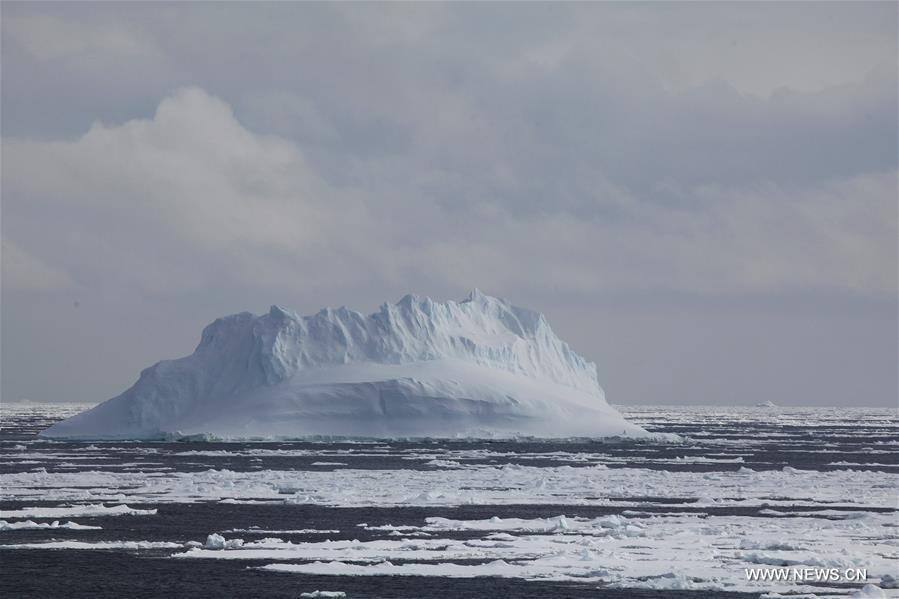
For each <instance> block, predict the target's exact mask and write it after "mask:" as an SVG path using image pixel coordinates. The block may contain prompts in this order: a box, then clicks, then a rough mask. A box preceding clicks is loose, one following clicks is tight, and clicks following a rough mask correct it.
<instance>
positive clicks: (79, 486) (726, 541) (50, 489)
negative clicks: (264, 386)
mask: <svg viewBox="0 0 899 599" xmlns="http://www.w3.org/2000/svg"><path fill="white" fill-rule="evenodd" d="M71 412H72V409H71V408H67V407H58V406H12V407H11V406H6V407H4V411H3V412H2V427H0V451H2V460H0V482H2V487H0V488H2V495H0V519H2V520H3V521H4V522H9V523H17V522H18V523H21V522H25V521H26V520H32V521H33V522H36V523H50V522H52V521H53V520H58V521H60V522H62V523H65V522H68V521H71V522H77V523H78V524H80V525H87V526H96V527H99V528H97V529H65V528H20V529H15V530H10V529H7V530H3V529H2V528H0V596H2V597H4V598H5V597H23V598H24V597H85V598H87V597H90V598H105V597H110V598H112V597H116V598H118V597H217V598H220V597H299V596H300V594H301V593H304V592H306V593H308V592H312V591H315V590H317V589H321V590H331V591H342V592H344V593H346V596H347V597H371V598H373V597H384V598H388V597H404V598H405V597H441V598H446V599H450V598H455V597H459V598H467V597H491V598H493V597H496V598H500V597H522V598H525V597H533V598H543V597H546V598H549V597H607V598H625V597H635V598H656V597H683V598H688V597H690V598H693V597H695V598H700V597H703V598H705V597H759V596H760V594H761V593H763V592H765V591H767V590H769V589H768V588H762V587H758V588H754V587H752V586H751V585H750V586H747V584H746V583H745V582H743V583H739V582H737V581H738V580H739V579H740V578H741V568H742V567H743V566H745V565H746V564H745V563H743V561H747V560H748V561H747V563H761V562H760V561H759V560H761V559H763V558H764V559H767V558H768V557H770V556H783V555H786V554H785V553H784V550H781V549H771V547H775V546H776V543H773V542H772V541H771V540H772V539H774V540H777V539H780V540H781V541H782V540H783V539H786V538H791V537H793V536H794V534H795V531H796V530H799V531H804V530H806V529H807V528H808V527H807V526H806V525H802V527H800V528H795V527H794V526H795V525H797V523H800V522H806V521H807V522H811V523H812V524H813V525H814V526H821V529H820V530H822V531H825V533H823V534H817V535H815V534H813V535H810V536H809V540H807V541H804V542H803V543H798V544H797V547H795V548H793V549H791V550H790V551H794V552H801V551H802V550H803V549H806V548H807V547H803V546H800V545H808V544H809V543H820V544H821V545H820V547H818V548H812V549H814V551H813V553H814V554H815V555H819V554H820V555H829V553H828V552H831V553H833V554H834V555H843V556H844V557H842V558H840V559H848V558H845V547H851V548H852V549H853V551H856V552H857V553H856V554H855V555H856V556H857V557H856V558H855V559H861V560H862V561H864V559H866V558H865V555H866V552H868V551H870V553H871V555H872V556H873V555H874V554H875V553H876V554H877V559H878V560H890V559H893V558H895V557H896V547H897V541H896V539H897V536H896V534H897V530H899V528H897V527H896V525H895V524H893V525H892V526H890V520H893V521H895V516H896V513H895V510H896V505H895V498H896V488H897V487H896V484H897V480H899V455H897V447H899V426H897V419H896V413H895V411H890V410H863V409H858V410H854V411H853V410H849V411H847V410H833V409H816V410H812V409H809V410H799V409H793V410H775V409H765V408H751V409H749V408H746V409H742V410H735V409H723V408H722V409H715V408H649V407H646V408H642V407H641V408H631V409H628V410H626V415H627V416H628V417H629V418H630V419H631V420H633V421H635V422H637V423H638V424H641V425H642V426H644V427H645V428H647V429H649V430H651V431H654V432H663V433H676V434H677V435H680V436H682V437H683V438H684V439H685V441H684V442H682V443H667V444H656V443H640V444H635V443H631V444H613V443H601V442H595V441H593V442H534V441H516V442H508V441H461V440H460V441H429V442H378V443H304V442H291V443H280V442H279V443H208V442H183V443H93V444H87V443H59V442H49V441H43V440H40V439H38V438H37V436H36V435H37V433H38V432H39V431H40V430H42V429H43V428H45V427H46V426H48V425H49V424H51V423H53V422H55V421H57V420H59V419H61V418H63V417H65V416H67V415H69V414H70V413H71ZM273 481H274V482H273ZM785 481H786V482H785ZM890 497H892V498H893V501H892V502H890V501H889V498H890ZM122 504H127V505H128V506H129V507H130V508H133V509H138V510H150V509H155V510H156V513H155V514H152V515H115V516H112V515H104V514H95V515H71V516H59V517H56V516H52V517H45V518H41V517H40V515H39V514H40V509H38V510H37V511H35V512H34V514H38V515H32V516H27V517H26V516H19V515H16V514H17V512H18V511H19V510H23V509H26V508H47V507H65V506H70V507H71V506H74V507H76V508H77V507H78V506H86V505H92V506H96V505H101V508H102V506H106V507H110V506H115V505H122ZM563 514H564V516H565V518H567V519H568V520H570V521H575V522H582V523H586V524H583V526H589V527H590V528H589V531H588V532H587V533H585V534H584V535H580V534H575V533H576V532H577V531H572V530H562V529H552V530H545V531H534V530H525V529H513V528H500V526H511V525H508V524H502V521H506V520H507V519H510V518H518V519H523V520H528V521H531V520H534V521H537V519H547V520H551V519H553V518H557V517H559V516H560V515H563ZM435 517H436V518H445V519H449V520H450V521H452V522H455V523H457V524H454V525H453V526H456V527H457V528H456V529H446V530H436V529H435V528H434V527H435V526H437V525H435V524H433V523H432V524H430V525H426V524H425V523H426V518H435ZM609 517H612V518H611V520H610V519H609ZM491 518H498V519H500V520H499V521H500V524H497V525H496V526H497V528H494V529H490V530H487V531H485V530H484V529H477V527H478V526H483V525H482V524H477V523H482V522H488V523H489V522H490V519H491ZM615 518H618V519H617V520H616V519H615ZM694 520H695V525H694V524H690V523H691V522H694ZM459 522H461V523H462V524H458V523H459ZM591 522H594V523H595V524H590V523H591ZM609 522H611V524H609ZM388 525H389V526H388ZM429 526H430V528H429ZM527 526H531V527H533V526H535V525H534V524H528V525H527ZM403 527H408V528H406V529H404V528H403ZM614 527H617V528H614ZM691 527H692V528H691ZM716 527H717V528H716ZM843 527H845V528H843ZM859 527H861V528H859ZM257 529H259V530H260V533H259V534H256V533H255V530H257ZM694 530H695V532H691V531H694ZM756 530H759V531H761V532H759V533H758V534H759V535H761V536H759V537H758V539H759V542H760V543H761V545H759V544H758V543H757V542H756V541H755V540H752V542H751V543H747V542H746V539H747V538H748V537H749V536H751V535H753V534H755V532H753V531H756ZM228 531H237V532H228ZM240 531H243V532H240ZM247 531H250V532H247ZM261 531H274V532H272V533H270V534H262V533H261ZM290 531H294V532H290ZM297 531H305V532H297ZM309 531H318V532H309ZM321 531H327V532H321ZM388 531H390V532H388ZM497 531H499V532H497ZM503 531H506V532H503ZM666 531H671V532H670V534H669V533H667V532H666ZM746 531H749V532H746ZM213 533H220V534H222V535H223V536H224V537H226V538H228V539H232V538H237V537H241V538H243V539H244V540H245V541H247V542H251V541H253V540H259V539H261V538H263V537H274V538H275V539H276V541H277V543H284V544H286V545H275V547H276V548H281V547H282V546H286V547H287V548H288V549H289V550H290V551H311V552H312V553H311V554H303V555H301V554H300V553H296V554H291V555H293V556H294V557H291V556H287V557H280V556H281V555H282V554H278V555H279V557H276V558H272V557H270V556H268V555H265V556H260V557H258V558H256V557H253V555H255V554H251V553H249V552H248V553H246V554H244V555H246V556H247V557H241V559H220V557H222V556H225V555H226V554H227V555H229V556H230V555H237V553H236V552H238V551H242V550H245V549H246V548H247V546H246V545H245V546H244V547H243V548H240V547H235V548H234V553H228V550H225V551H224V552H219V553H215V552H212V551H206V552H205V553H203V552H202V551H200V550H197V549H195V550H194V551H195V552H196V554H197V555H199V554H200V553H203V557H204V558H203V559H184V558H183V557H182V558H179V557H173V555H177V554H182V553H183V552H185V551H187V550H188V549H189V546H188V545H187V543H190V542H195V543H194V544H195V545H196V544H203V543H205V542H206V539H207V537H208V536H209V535H210V534H213ZM491 533H492V534H494V535H496V534H499V533H502V534H506V535H509V534H511V535H512V536H511V537H509V538H510V539H511V538H513V537H514V538H521V539H524V538H525V537H529V538H530V540H529V541H527V542H528V543H531V545H527V546H525V549H524V550H523V551H525V552H524V553H520V551H522V550H521V549H520V548H518V549H512V548H510V549H508V551H510V552H511V551H515V552H519V553H514V554H512V553H509V555H508V556H505V555H504V554H502V552H503V551H506V549H504V548H503V543H508V540H502V539H501V541H502V542H496V541H490V539H492V538H493V539H495V538H499V537H489V536H487V535H489V534H491ZM677 535H681V536H684V535H692V536H684V538H685V539H686V540H685V541H684V543H683V544H681V545H677V544H672V543H673V541H672V540H671V539H673V538H675V537H676V536H677ZM828 535H829V536H828ZM860 535H866V536H864V543H868V544H870V545H869V547H870V549H866V548H865V547H868V545H865V546H864V547H862V548H861V549H859V547H858V546H857V545H858V543H857V541H858V539H861V538H862V537H861V536H860ZM631 537H632V538H631ZM690 539H694V540H693V541H691V540H690ZM753 539H755V537H753ZM816 539H820V540H816ZM425 540H426V541H425ZM66 541H73V542H77V543H81V544H82V545H79V546H66V545H65V543H64V542H66ZM340 541H344V542H353V543H356V542H358V543H356V546H357V547H359V549H355V548H354V547H347V548H345V549H341V547H342V546H341V545H339V544H336V545H335V544H334V543H333V542H340ZM395 541H396V542H399V544H398V545H395V546H394V545H389V544H390V543H394V542H395ZM544 541H545V544H541V543H544ZM594 541H595V542H594ZM719 541H720V542H719ZM104 542H108V543H111V544H112V545H109V546H108V547H106V548H103V547H104V546H103V545H102V543H104ZM128 542H134V543H136V544H137V545H133V546H128V545H127V543H128ZM424 542H427V543H432V544H434V543H436V544H437V545H429V546H428V547H427V548H426V549H427V551H428V552H430V553H428V556H429V557H426V558H422V556H421V554H420V553H418V554H416V553H415V551H419V550H422V547H418V546H416V543H424ZM443 542H445V543H447V547H450V548H453V549H452V550H453V551H457V550H458V549H459V548H466V550H467V549H469V548H470V549H471V551H470V555H469V553H458V551H457V554H453V555H447V558H446V559H439V557H440V555H441V552H440V551H441V550H440V545H439V544H440V543H443ZM488 542H495V543H496V544H497V546H498V548H497V549H492V548H491V549H490V551H498V552H500V553H499V554H498V555H501V557H500V559H503V560H504V562H508V563H510V564H512V565H513V566H514V567H521V566H522V564H527V563H529V561H530V560H538V561H536V562H533V563H535V564H537V563H542V564H549V565H548V566H546V568H545V569H544V570H540V573H539V575H536V576H535V575H533V573H534V572H536V570H534V571H529V572H530V574H531V576H524V575H522V576H521V577H519V576H518V575H510V576H504V577H498V576H486V577H485V576H480V577H457V578H454V577H448V576H443V575H424V576H406V575H403V576H397V575H371V574H376V573H377V572H374V571H372V572H371V573H370V574H369V573H362V574H361V575H354V576H348V575H325V574H322V573H315V572H276V571H271V570H263V569H260V567H261V566H265V565H269V564H272V563H275V562H277V563H280V564H310V563H315V562H319V563H322V562H327V561H338V562H341V564H342V565H343V564H350V565H352V564H356V565H362V566H371V565H372V564H381V563H383V561H384V559H385V558H384V555H387V557H389V562H390V564H392V565H393V566H402V565H405V564H419V563H427V564H434V563H436V564H438V565H439V566H441V567H442V566H446V565H452V564H456V565H461V566H466V565H478V564H485V563H488V562H490V561H493V560H494V559H495V558H496V556H495V555H493V556H487V555H486V554H485V555H481V554H480V553H479V551H480V549H479V547H481V546H482V545H483V544H484V543H488ZM574 542H577V543H580V545H578V547H577V551H581V549H580V547H581V545H583V547H585V549H583V551H584V557H583V558H579V557H577V556H579V555H580V553H577V552H576V551H575V549H573V548H572V545H570V543H574ZM694 542H695V543H696V545H695V546H696V547H700V546H702V547H709V548H711V549H709V550H708V551H707V555H705V556H699V557H695V559H694V558H693V557H690V559H691V560H693V561H691V562H690V563H689V564H687V563H686V561H685V565H684V566H683V568H680V567H679V563H680V560H687V558H688V557H689V555H688V554H689V552H690V547H692V546H694V545H693V543H694ZM45 543H56V545H55V546H54V547H53V548H45V547H43V546H42V545H43V544H45ZM153 543H169V544H171V545H173V546H166V547H160V546H153V545H152V544H153ZM740 543H742V545H740ZM752 543H754V544H752ZM853 543H855V545H856V546H853ZM174 544H178V545H184V546H183V547H180V546H174ZM479 544H480V545H479ZM514 544H515V543H514V541H513V542H512V543H511V545H514ZM388 545H389V546H388ZM511 545H510V547H511ZM556 545H558V547H559V548H560V550H559V551H556V549H554V547H555V546H556ZM531 546H533V547H535V548H536V549H535V550H533V551H532V550H531V549H528V548H529V547H531ZM332 547H333V548H334V549H332ZM435 547H436V548H435ZM747 547H749V548H750V549H752V551H749V550H747V549H746V548H747ZM759 547H761V549H758V548H759ZM765 551H766V552H767V553H765V554H764V555H762V557H761V558H760V557H759V556H760V552H765ZM385 552H386V553H385ZM528 552H530V553H528ZM859 552H860V553H859ZM313 554H314V556H320V555H326V556H329V557H327V558H324V557H313ZM407 554H408V556H409V557H408V558H406V557H405V556H406V555H407ZM434 556H436V557H437V559H435V557H434ZM572 556H574V557H572ZM796 556H797V557H798V559H800V560H801V559H804V558H803V557H802V554H800V553H796ZM563 558H564V559H563ZM806 558H807V556H806ZM835 559H836V558H835ZM539 560H544V561H543V562H540V561H539ZM553 560H556V561H553ZM565 560H569V561H565ZM741 560H743V561H741ZM752 560H756V561H755V562H752ZM872 560H873V557H872ZM557 562H558V564H561V565H558V567H557V565H556V564H557ZM563 562H564V563H563ZM569 562H570V563H569ZM841 563H842V562H841ZM847 563H848V562H847ZM871 563H872V564H877V563H880V562H877V561H872V562H871ZM584 564H589V565H590V568H596V569H597V571H599V570H601V569H603V568H609V569H610V573H609V575H608V576H603V575H601V574H595V575H594V574H590V575H583V574H582V573H581V574H578V573H577V572H576V570H572V569H569V568H571V567H577V568H580V567H582V566H583V565H584ZM322 567H324V566H322ZM541 567H542V566H541ZM872 567H874V566H872ZM660 568H661V569H660ZM681 570H683V572H681ZM716 570H722V572H723V573H722V574H721V575H720V579H719V578H718V575H717V574H714V572H716ZM669 571H670V572H669ZM366 572H368V571H366ZM710 573H712V574H710ZM681 574H683V576H685V578H683V580H685V581H686V582H683V583H680V584H676V583H675V584H669V582H670V580H671V579H672V578H671V577H672V576H675V575H681ZM666 577H667V578H666ZM579 578H580V579H579ZM678 580H681V579H678ZM874 582H877V581H876V580H875V581H874ZM666 585H667V586H668V587H669V588H651V587H664V586H666ZM678 586H680V587H687V588H677V587H678ZM811 586H815V585H811ZM859 586H860V585H859V584H850V583H843V582H839V583H833V584H827V585H825V586H821V587H820V592H821V594H822V596H840V595H843V594H845V593H848V592H849V591H851V590H852V589H854V588H858V587H859ZM795 590H802V589H799V588H798V587H797V588H796V589H795ZM887 592H891V591H887Z"/></svg>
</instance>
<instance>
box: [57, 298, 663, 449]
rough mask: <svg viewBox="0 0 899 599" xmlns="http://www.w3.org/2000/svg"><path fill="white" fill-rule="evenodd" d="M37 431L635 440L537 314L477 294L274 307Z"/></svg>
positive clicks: (212, 332)
mask: <svg viewBox="0 0 899 599" xmlns="http://www.w3.org/2000/svg"><path fill="white" fill-rule="evenodd" d="M42 435H43V436H44V437H49V438H76V439H151V438H165V437H181V438H185V437H187V438H192V439H214V438H224V439H235V438H242V439H246V438H278V437H281V438H283V437H310V436H319V437H320V436H341V437H459V436H462V437H510V436H536V437H554V438H560V437H614V436H621V437H628V438H635V437H647V436H649V433H647V432H646V431H645V430H643V429H642V428H640V427H638V426H636V425H633V424H630V423H629V422H627V421H625V420H624V418H623V417H622V416H621V415H620V414H619V413H618V412H617V411H616V410H615V409H614V408H612V407H611V406H609V405H608V404H607V403H606V401H605V397H604V394H603V391H602V389H601V388H600V386H599V382H598V380H597V376H596V366H595V365H594V364H593V363H591V362H587V361H586V360H585V359H584V358H582V357H581V356H579V355H578V354H576V353H575V352H574V351H572V350H571V349H570V348H569V347H568V344H567V343H565V342H563V341H561V340H560V339H559V338H558V337H557V336H556V335H555V333H553V331H552V329H551V328H550V327H549V324H548V323H547V321H546V319H545V318H544V317H543V315H542V314H539V313H537V312H532V311H530V310H525V309H522V308H518V307H515V306H512V305H511V304H509V303H508V302H506V301H504V300H500V299H497V298H494V297H490V296H488V295H484V294H482V293H480V292H479V291H477V290H475V291H473V292H472V293H471V294H470V295H469V297H468V299H466V300H464V301H462V302H458V303H457V302H453V301H448V302H435V301H433V300H431V299H430V298H419V297H416V296H412V295H407V296H405V297H404V298H403V299H401V300H400V301H399V302H398V303H396V304H384V305H383V306H382V307H381V309H380V311H379V312H376V313H375V314H372V315H370V316H363V315H362V314H360V313H358V312H354V311H352V310H349V309H347V308H339V309H337V310H333V309H330V308H327V309H324V310H322V311H320V312H318V313H317V314H315V315H313V316H305V317H301V316H298V315H297V314H295V313H293V312H289V311H287V310H284V309H282V308H279V307H277V306H273V307H272V308H271V310H270V311H269V312H268V314H265V315H263V316H254V315H253V314H250V313H247V312H244V313H241V314H235V315H233V316H227V317H225V318H220V319H218V320H216V321H215V322H213V323H212V324H210V325H209V326H207V327H206V329H205V330H204V331H203V335H202V338H201V340H200V344H199V345H198V346H197V349H196V350H195V351H194V353H193V354H191V355H190V356H187V357H185V358H181V359H178V360H169V361H163V362H159V363H158V364H156V365H155V366H152V367H150V368H147V369H146V370H144V371H143V372H142V373H141V376H140V379H139V380H138V381H137V383H135V384H134V386H133V387H131V388H130V389H128V390H127V391H125V392H124V393H122V394H121V395H119V396H118V397H115V398H113V399H111V400H109V401H107V402H105V403H102V404H100V405H99V406H96V407H95V408H93V409H91V410H88V411H87V412H84V413H82V414H78V415H76V416H74V417H72V418H69V419H68V420H65V421H63V422H60V423H57V424H55V425H53V426H51V427H50V428H49V429H47V430H46V431H44V432H43V433H42Z"/></svg>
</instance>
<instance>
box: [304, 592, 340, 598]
mask: <svg viewBox="0 0 899 599" xmlns="http://www.w3.org/2000/svg"><path fill="white" fill-rule="evenodd" d="M300 597H346V593H344V592H343V591H312V592H311V593H300Z"/></svg>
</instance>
